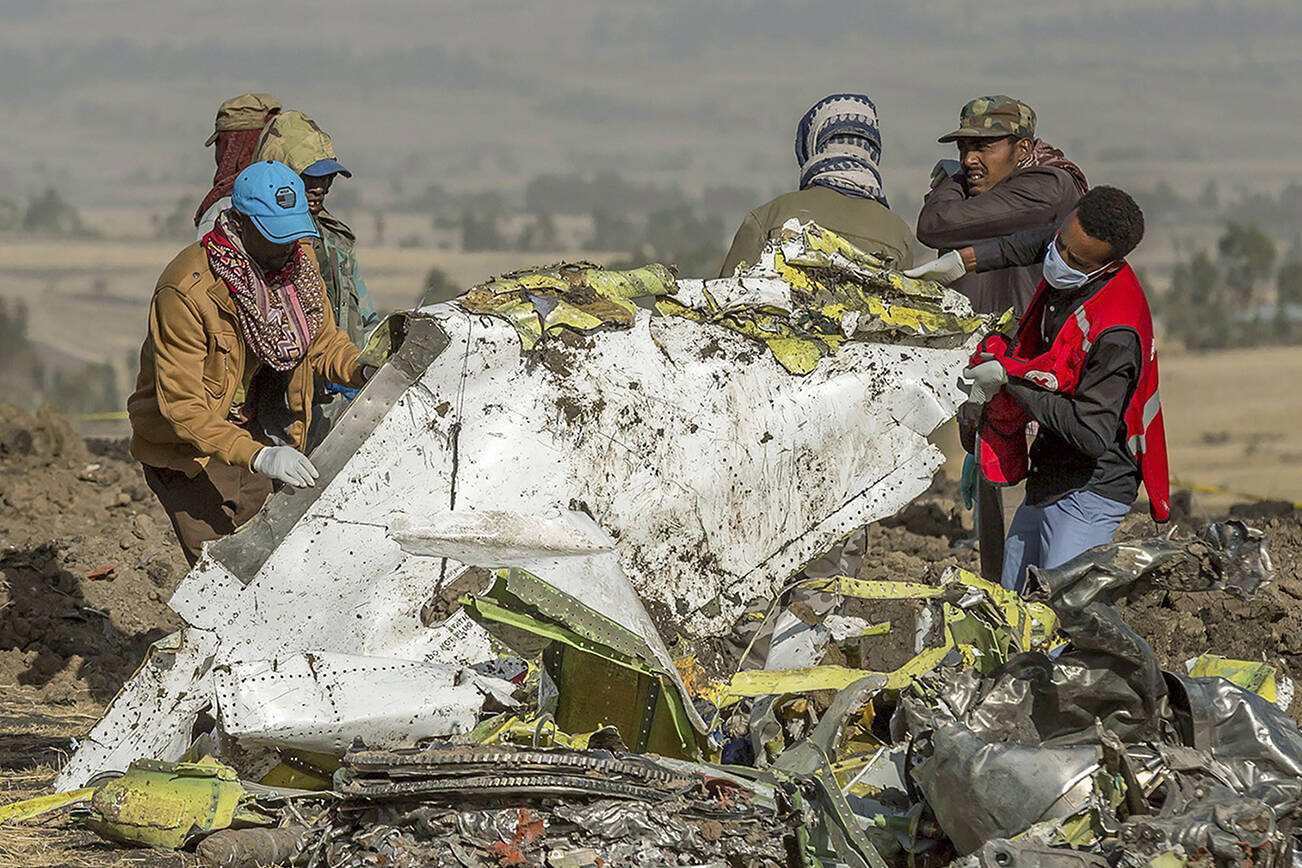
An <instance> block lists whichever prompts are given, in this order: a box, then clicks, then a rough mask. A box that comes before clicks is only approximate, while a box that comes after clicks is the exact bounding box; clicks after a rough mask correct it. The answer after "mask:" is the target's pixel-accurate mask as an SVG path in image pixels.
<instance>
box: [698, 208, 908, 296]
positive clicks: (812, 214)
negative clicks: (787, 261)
mask: <svg viewBox="0 0 1302 868" xmlns="http://www.w3.org/2000/svg"><path fill="white" fill-rule="evenodd" d="M792 217H797V218H799V219H800V220H801V221H803V222H808V221H813V222H814V223H817V224H818V225H819V226H822V227H823V228H824V229H829V230H831V231H832V232H835V233H836V234H837V235H840V236H841V237H842V238H844V239H845V240H846V241H849V242H850V243H851V244H853V245H854V246H855V247H858V248H859V249H860V250H863V251H865V252H866V253H880V254H882V255H883V256H886V257H889V258H890V259H891V260H892V262H893V264H894V266H895V267H896V268H900V269H903V268H910V267H912V265H913V233H912V232H910V231H909V224H907V223H905V222H904V221H903V220H901V219H900V218H899V217H897V216H895V214H893V213H892V212H891V210H890V209H889V208H887V207H886V206H885V205H883V204H882V203H881V202H878V201H877V200H875V199H860V198H858V197H856V196H846V195H845V194H843V193H838V192H836V191H835V190H830V189H828V188H827V187H821V186H817V185H815V186H813V187H806V188H805V189H803V190H796V191H795V192H793V193H784V194H782V195H781V196H779V197H778V198H776V199H774V200H773V201H772V202H768V203H765V204H763V205H761V206H759V207H758V208H756V209H755V210H754V211H752V212H750V213H749V214H747V215H746V217H745V218H744V219H743V220H742V221H741V227H740V228H738V229H737V235H736V237H734V238H733V239H732V247H731V248H730V249H729V250H728V255H727V257H726V258H725V259H724V260H723V268H722V269H720V271H719V276H720V277H732V273H733V272H734V271H736V269H737V265H738V264H739V263H741V262H743V261H745V262H746V263H748V264H751V265H753V264H754V263H755V261H756V260H757V259H759V255H760V251H762V250H763V249H764V242H765V241H767V240H768V237H769V233H770V232H772V231H773V230H774V229H777V228H779V227H781V226H782V224H783V223H786V222H787V221H788V220H790V219H791V218H792Z"/></svg>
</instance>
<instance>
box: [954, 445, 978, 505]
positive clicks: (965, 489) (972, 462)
mask: <svg viewBox="0 0 1302 868" xmlns="http://www.w3.org/2000/svg"><path fill="white" fill-rule="evenodd" d="M958 493H959V494H961V495H962V496H963V508H964V509H971V508H972V504H974V503H976V493H977V464H976V457H975V456H973V455H972V454H971V453H968V454H967V455H965V456H964V457H963V473H962V475H960V476H959V481H958Z"/></svg>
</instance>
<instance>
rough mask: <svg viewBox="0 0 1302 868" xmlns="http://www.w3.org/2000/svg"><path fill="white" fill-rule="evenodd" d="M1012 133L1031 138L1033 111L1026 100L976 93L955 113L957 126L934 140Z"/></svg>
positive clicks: (996, 136) (1033, 124) (984, 137)
mask: <svg viewBox="0 0 1302 868" xmlns="http://www.w3.org/2000/svg"><path fill="white" fill-rule="evenodd" d="M1005 136H1016V137H1017V138H1019V139H1033V138H1035V111H1034V110H1033V109H1032V108H1031V107H1030V106H1029V105H1027V104H1026V103H1024V102H1022V101H1021V100H1018V99H1013V98H1012V97H1011V96H1003V95H999V96H979V97H977V98H976V99H974V100H972V101H971V102H970V103H968V104H967V105H965V106H963V111H961V112H959V115H958V129H956V130H954V132H952V133H946V134H945V135H943V136H941V137H940V138H939V139H937V140H936V141H938V142H952V141H954V140H955V139H993V138H1003V137H1005Z"/></svg>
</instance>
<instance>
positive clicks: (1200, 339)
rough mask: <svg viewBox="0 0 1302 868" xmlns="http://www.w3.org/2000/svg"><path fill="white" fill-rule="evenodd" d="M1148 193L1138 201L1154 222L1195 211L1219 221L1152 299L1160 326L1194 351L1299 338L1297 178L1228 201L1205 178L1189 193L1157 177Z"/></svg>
mask: <svg viewBox="0 0 1302 868" xmlns="http://www.w3.org/2000/svg"><path fill="white" fill-rule="evenodd" d="M1154 192H1155V194H1156V195H1155V196H1154V197H1153V198H1154V199H1155V200H1156V201H1152V202H1150V201H1146V200H1145V199H1143V198H1141V200H1140V201H1141V204H1142V205H1143V206H1144V208H1145V212H1146V214H1147V215H1148V216H1149V219H1150V220H1151V221H1153V222H1155V223H1158V224H1161V223H1163V222H1171V223H1174V222H1177V221H1178V222H1186V221H1187V220H1188V218H1189V217H1190V215H1191V214H1192V213H1193V212H1197V213H1199V214H1200V215H1201V217H1202V219H1203V220H1207V219H1209V218H1210V219H1214V220H1218V221H1223V222H1222V223H1221V225H1222V229H1221V230H1220V233H1219V237H1218V238H1217V240H1216V243H1215V246H1214V247H1212V248H1211V249H1207V248H1202V247H1197V248H1195V249H1193V250H1191V251H1190V252H1189V254H1188V256H1187V257H1186V258H1183V259H1182V260H1181V261H1179V262H1178V263H1177V264H1176V266H1175V269H1174V271H1173V272H1172V274H1171V285H1170V289H1169V290H1168V291H1167V292H1165V293H1163V294H1161V295H1159V296H1157V298H1156V299H1155V300H1154V307H1155V311H1156V314H1157V316H1158V318H1159V320H1160V322H1161V325H1162V327H1163V330H1164V332H1165V333H1166V334H1167V335H1169V336H1171V337H1174V338H1176V339H1178V340H1179V341H1180V342H1181V343H1183V344H1184V345H1185V346H1186V347H1188V348H1190V349H1195V350H1199V349H1223V348H1229V347H1246V346H1257V345H1260V344H1298V343H1302V185H1299V184H1296V183H1293V184H1289V185H1288V186H1287V187H1285V188H1284V189H1283V190H1281V191H1280V192H1279V194H1278V195H1277V196H1269V195H1266V194H1262V193H1253V194H1245V195H1242V196H1240V197H1239V199H1238V200H1237V201H1235V202H1233V203H1230V204H1228V205H1223V204H1222V203H1221V200H1220V196H1219V194H1218V191H1217V190H1216V187H1215V185H1214V184H1210V183H1209V184H1208V186H1207V187H1206V188H1205V189H1204V190H1203V192H1202V194H1201V195H1199V196H1198V197H1196V198H1194V199H1183V198H1182V197H1180V196H1179V194H1178V193H1176V191H1175V190H1173V189H1172V188H1170V187H1169V186H1166V185H1161V184H1159V185H1158V187H1157V188H1156V190H1155V191H1154ZM1182 218H1184V219H1182ZM1177 246H1181V242H1179V241H1177ZM1187 246H1189V247H1193V245H1192V244H1188V245H1187Z"/></svg>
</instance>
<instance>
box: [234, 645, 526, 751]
mask: <svg viewBox="0 0 1302 868" xmlns="http://www.w3.org/2000/svg"><path fill="white" fill-rule="evenodd" d="M214 683H215V692H216V699H217V709H218V713H219V714H220V717H221V721H222V725H223V729H224V731H225V732H226V734H227V735H228V736H230V737H232V738H235V739H238V740H239V741H240V742H241V743H242V744H243V743H247V744H254V745H266V746H270V747H277V746H279V747H291V748H298V749H301V750H308V751H317V752H320V753H331V754H342V753H343V752H344V751H345V750H347V749H348V746H349V745H350V744H351V743H352V741H353V738H354V737H358V736H360V737H361V738H363V739H364V740H365V742H366V744H367V745H368V746H371V745H373V746H375V747H380V748H388V747H403V746H406V745H410V744H413V743H414V742H415V740H416V739H419V738H429V737H438V736H448V735H460V734H462V733H466V732H469V731H470V730H471V729H473V728H474V726H475V724H476V723H477V722H478V719H479V712H480V710H481V708H482V707H483V705H484V699H485V697H488V696H491V697H492V698H493V699H494V701H496V702H497V703H498V705H500V706H501V707H504V708H509V707H511V706H513V705H515V701H514V700H513V699H512V698H511V691H512V690H513V689H514V686H515V685H513V684H510V683H509V682H505V681H502V680H501V679H498V678H486V677H484V676H482V675H479V674H478V673H476V672H475V671H473V670H471V669H466V668H464V667H457V666H438V665H424V664H421V663H415V662H412V661H409V660H394V659H385V658H374V657H354V656H350V655H345V654H326V653H322V654H311V653H306V654H295V655H292V656H290V657H287V658H285V659H282V660H254V661H249V662H247V663H235V664H231V665H229V666H221V667H218V668H217V669H216V670H215V673H214Z"/></svg>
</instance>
